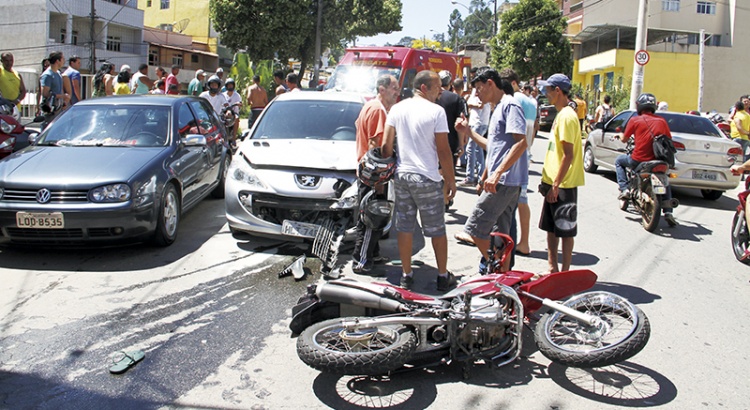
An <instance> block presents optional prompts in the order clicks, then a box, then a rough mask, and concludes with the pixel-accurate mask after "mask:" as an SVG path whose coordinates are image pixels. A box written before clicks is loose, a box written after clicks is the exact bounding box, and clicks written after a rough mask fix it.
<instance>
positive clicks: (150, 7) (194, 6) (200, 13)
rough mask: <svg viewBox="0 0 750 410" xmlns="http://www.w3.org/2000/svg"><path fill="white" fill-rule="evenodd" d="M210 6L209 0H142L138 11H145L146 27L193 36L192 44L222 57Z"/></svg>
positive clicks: (144, 21)
mask: <svg viewBox="0 0 750 410" xmlns="http://www.w3.org/2000/svg"><path fill="white" fill-rule="evenodd" d="M208 4H209V0H141V1H139V2H138V8H139V9H141V10H143V25H144V26H147V27H156V28H160V29H162V30H167V31H174V32H177V33H181V34H184V35H188V36H191V37H192V38H193V42H196V43H203V44H205V45H206V47H207V49H208V50H209V51H210V52H212V53H216V54H219V50H218V48H219V43H218V38H219V35H218V33H216V31H214V29H213V25H212V23H211V19H210V17H209V6H208ZM230 64H231V63H230Z"/></svg>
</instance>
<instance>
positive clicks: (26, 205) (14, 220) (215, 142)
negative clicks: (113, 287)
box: [0, 95, 231, 246]
mask: <svg viewBox="0 0 750 410" xmlns="http://www.w3.org/2000/svg"><path fill="white" fill-rule="evenodd" d="M226 136H227V134H226V131H225V130H224V127H223V125H222V123H221V121H220V120H219V118H218V117H217V116H216V114H215V113H214V110H213V109H212V108H211V106H210V104H209V103H208V102H207V101H205V100H204V99H201V98H197V97H187V96H186V97H179V96H150V95H148V96H135V95H133V96H115V97H106V98H95V99H91V100H85V101H81V102H79V103H78V104H76V105H74V106H72V107H71V108H69V109H68V110H66V111H65V112H63V113H62V114H61V115H60V116H59V117H58V118H57V119H56V120H55V121H54V122H53V123H52V124H51V125H50V126H49V127H47V129H46V130H44V132H42V133H41V134H40V135H39V136H38V137H37V138H36V140H35V141H34V143H33V145H31V146H29V147H28V148H26V149H24V150H21V151H19V152H16V153H14V154H13V155H11V156H9V157H7V158H5V159H3V160H2V161H0V241H2V242H12V243H42V244H63V245H71V244H72V245H75V244H82V243H89V244H99V243H112V242H124V241H142V240H152V241H153V242H155V243H156V244H158V245H161V246H167V245H170V244H171V243H173V242H174V241H175V239H176V237H177V231H178V226H179V222H180V218H181V216H182V214H183V212H185V211H186V210H188V209H189V208H191V207H193V206H195V205H196V204H197V203H198V202H199V201H200V200H201V199H203V198H205V197H206V196H208V195H210V194H213V195H214V196H215V197H223V195H224V181H225V176H226V171H227V169H228V168H229V163H230V161H231V154H230V152H229V150H228V146H227V143H226Z"/></svg>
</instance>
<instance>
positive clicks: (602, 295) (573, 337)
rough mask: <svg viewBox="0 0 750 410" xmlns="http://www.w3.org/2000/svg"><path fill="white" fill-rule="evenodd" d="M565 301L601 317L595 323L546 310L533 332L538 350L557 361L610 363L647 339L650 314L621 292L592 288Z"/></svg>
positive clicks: (627, 355)
mask: <svg viewBox="0 0 750 410" xmlns="http://www.w3.org/2000/svg"><path fill="white" fill-rule="evenodd" d="M563 305H565V306H567V307H569V308H572V309H575V310H577V311H579V312H583V313H586V314H589V315H592V316H596V317H598V318H599V319H600V320H599V322H598V323H597V324H595V325H593V326H592V325H588V324H585V323H582V322H579V321H578V320H576V319H574V318H572V317H570V316H568V315H566V314H564V313H561V312H558V311H552V312H550V313H547V314H545V315H544V316H543V317H542V319H541V320H540V321H539V323H537V326H536V329H535V332H534V336H535V339H536V344H537V347H538V348H539V351H540V352H541V353H542V354H543V355H544V356H546V357H547V358H548V359H550V360H552V361H554V362H557V363H560V364H562V365H565V366H571V367H580V368H590V367H603V366H609V365H612V364H615V363H619V362H622V361H625V360H627V359H629V358H631V357H633V356H635V355H636V354H637V353H638V352H640V351H641V350H642V349H643V348H644V347H645V346H646V343H648V339H649V336H650V335H651V326H650V324H649V322H648V318H646V315H645V314H644V313H643V312H642V311H641V310H640V309H638V308H637V307H636V306H634V305H633V304H632V303H630V302H628V301H627V300H626V299H625V298H623V297H621V296H618V295H616V294H614V293H609V292H589V293H583V294H580V295H578V296H574V297H572V298H570V299H568V300H566V301H565V302H563Z"/></svg>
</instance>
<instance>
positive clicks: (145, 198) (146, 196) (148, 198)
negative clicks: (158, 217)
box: [133, 175, 156, 206]
mask: <svg viewBox="0 0 750 410" xmlns="http://www.w3.org/2000/svg"><path fill="white" fill-rule="evenodd" d="M155 193H156V175H154V176H152V177H151V179H149V180H148V181H146V183H144V184H143V185H141V186H140V187H139V188H138V189H137V190H136V191H135V196H134V197H133V204H135V206H141V205H143V204H147V203H150V202H153V200H154V194H155Z"/></svg>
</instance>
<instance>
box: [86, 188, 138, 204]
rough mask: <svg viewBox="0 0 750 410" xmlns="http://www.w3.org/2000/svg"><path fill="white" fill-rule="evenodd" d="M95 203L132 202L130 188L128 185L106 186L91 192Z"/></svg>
mask: <svg viewBox="0 0 750 410" xmlns="http://www.w3.org/2000/svg"><path fill="white" fill-rule="evenodd" d="M90 197H91V201H93V202H125V201H128V200H130V187H129V186H128V185H127V184H110V185H104V186H100V187H97V188H94V189H92V190H91V194H90Z"/></svg>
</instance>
